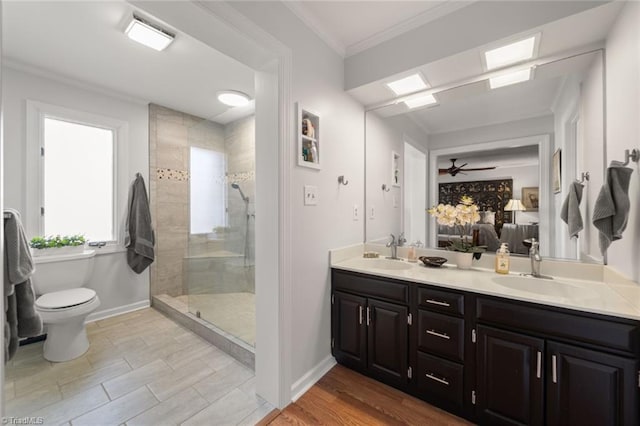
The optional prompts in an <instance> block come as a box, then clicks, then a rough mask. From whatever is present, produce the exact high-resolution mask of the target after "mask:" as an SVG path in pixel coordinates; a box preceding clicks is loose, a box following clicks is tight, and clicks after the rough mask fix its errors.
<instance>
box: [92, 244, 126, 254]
mask: <svg viewBox="0 0 640 426" xmlns="http://www.w3.org/2000/svg"><path fill="white" fill-rule="evenodd" d="M87 249H88V250H95V251H96V256H99V255H102V254H114V253H124V252H126V251H127V249H126V247H123V246H121V245H118V244H107V245H106V246H102V247H87Z"/></svg>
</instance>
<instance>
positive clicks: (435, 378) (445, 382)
mask: <svg viewBox="0 0 640 426" xmlns="http://www.w3.org/2000/svg"><path fill="white" fill-rule="evenodd" d="M425 376H427V378H429V379H431V380H435V381H436V382H438V383H442V384H443V385H447V386H449V382H447V381H446V380H445V379H441V378H439V377H436V376H434V375H433V374H431V373H427V374H425Z"/></svg>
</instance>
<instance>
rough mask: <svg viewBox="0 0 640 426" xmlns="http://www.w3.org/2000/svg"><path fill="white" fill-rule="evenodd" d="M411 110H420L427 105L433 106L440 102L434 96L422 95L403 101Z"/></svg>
mask: <svg viewBox="0 0 640 426" xmlns="http://www.w3.org/2000/svg"><path fill="white" fill-rule="evenodd" d="M403 102H404V103H405V105H406V106H408V107H409V108H418V107H421V106H425V105H432V104H435V103H437V102H438V101H437V100H436V98H435V97H434V96H433V95H420V96H416V97H414V98H411V99H407V100H406V101H403Z"/></svg>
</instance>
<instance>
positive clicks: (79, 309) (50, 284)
mask: <svg viewBox="0 0 640 426" xmlns="http://www.w3.org/2000/svg"><path fill="white" fill-rule="evenodd" d="M95 254H96V252H95V250H85V251H83V252H79V253H74V254H66V255H59V256H37V257H34V258H33V259H34V262H35V264H36V270H35V272H34V274H33V276H32V282H33V287H34V291H35V292H36V295H37V296H38V298H37V299H36V311H37V312H38V313H39V314H40V316H41V317H42V322H43V323H44V325H45V328H46V332H47V340H45V342H44V357H45V359H47V360H49V361H54V362H63V361H70V360H72V359H74V358H77V357H79V356H81V355H82V354H84V353H85V352H86V351H87V349H89V340H88V339H87V331H86V328H85V325H84V321H85V319H86V318H87V315H89V314H90V313H91V312H93V311H95V310H96V308H97V307H98V306H100V299H98V295H97V294H96V292H95V291H94V290H91V289H89V288H84V287H83V286H84V285H86V284H87V282H88V281H89V278H90V277H91V274H92V272H93V261H94V257H95Z"/></svg>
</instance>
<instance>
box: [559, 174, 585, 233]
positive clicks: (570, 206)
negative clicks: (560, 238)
mask: <svg viewBox="0 0 640 426" xmlns="http://www.w3.org/2000/svg"><path fill="white" fill-rule="evenodd" d="M583 189H584V185H583V184H581V183H580V182H573V183H572V184H571V186H569V194H568V195H567V198H566V199H565V200H564V204H562V209H561V210H560V219H562V221H563V222H564V223H566V224H567V225H569V236H570V237H571V238H578V233H579V232H580V231H582V230H583V229H584V224H583V222H582V214H581V213H580V202H581V201H582V190H583Z"/></svg>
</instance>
